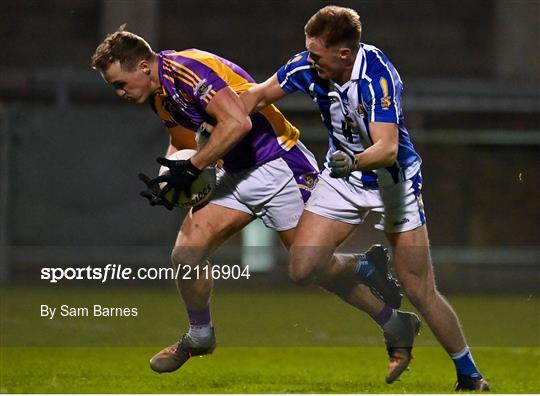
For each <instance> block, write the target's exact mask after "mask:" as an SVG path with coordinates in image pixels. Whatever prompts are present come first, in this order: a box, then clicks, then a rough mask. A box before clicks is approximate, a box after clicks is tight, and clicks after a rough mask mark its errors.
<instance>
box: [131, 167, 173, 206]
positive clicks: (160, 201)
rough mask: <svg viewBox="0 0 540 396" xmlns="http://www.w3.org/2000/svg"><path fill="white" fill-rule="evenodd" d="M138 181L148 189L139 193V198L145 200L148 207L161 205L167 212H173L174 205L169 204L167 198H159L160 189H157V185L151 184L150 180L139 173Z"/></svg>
mask: <svg viewBox="0 0 540 396" xmlns="http://www.w3.org/2000/svg"><path fill="white" fill-rule="evenodd" d="M139 179H141V180H142V181H143V183H144V184H146V187H148V188H147V189H146V190H144V191H141V196H142V197H145V198H147V199H148V201H149V202H150V205H152V206H156V205H162V206H164V207H166V208H167V209H169V210H173V208H174V205H173V204H172V202H169V201H168V200H167V198H165V197H162V196H160V193H161V189H160V188H159V184H158V183H153V182H152V179H150V178H149V177H148V176H146V175H145V174H144V173H139Z"/></svg>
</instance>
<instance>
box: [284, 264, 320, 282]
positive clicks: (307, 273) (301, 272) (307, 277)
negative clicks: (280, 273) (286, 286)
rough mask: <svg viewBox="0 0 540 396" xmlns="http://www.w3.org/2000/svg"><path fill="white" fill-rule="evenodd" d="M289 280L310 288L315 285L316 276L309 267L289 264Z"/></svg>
mask: <svg viewBox="0 0 540 396" xmlns="http://www.w3.org/2000/svg"><path fill="white" fill-rule="evenodd" d="M289 278H290V279H291V280H292V281H293V283H295V284H296V285H298V286H308V285H311V284H313V283H314V281H315V274H314V271H313V269H312V268H309V267H307V266H301V265H292V264H289Z"/></svg>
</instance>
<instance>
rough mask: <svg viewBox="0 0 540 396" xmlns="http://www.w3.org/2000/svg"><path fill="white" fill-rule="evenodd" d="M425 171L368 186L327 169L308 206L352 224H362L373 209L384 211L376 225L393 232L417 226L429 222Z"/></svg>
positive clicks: (331, 217)
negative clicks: (424, 200) (335, 175)
mask: <svg viewBox="0 0 540 396" xmlns="http://www.w3.org/2000/svg"><path fill="white" fill-rule="evenodd" d="M421 188H422V175H421V174H420V172H418V173H417V174H416V175H415V176H414V177H412V178H411V179H409V180H405V181H403V182H400V183H398V184H394V185H390V186H385V187H380V190H379V189H364V188H361V187H356V186H354V185H352V184H351V183H349V182H348V181H347V180H346V179H343V178H340V179H334V178H332V177H330V173H329V172H328V170H327V169H325V170H324V171H323V173H322V174H321V175H320V176H319V182H318V183H317V185H316V186H315V189H314V190H313V192H312V194H311V198H310V199H309V200H308V202H307V204H306V208H305V209H306V210H308V211H310V212H313V213H316V214H318V215H320V216H323V217H326V218H329V219H332V220H338V221H342V222H344V223H348V224H360V223H362V222H363V221H364V219H365V218H366V216H367V215H368V213H369V212H370V211H373V212H378V213H382V216H381V221H380V223H379V224H377V225H375V228H377V229H380V230H384V231H386V232H389V233H398V232H405V231H410V230H414V229H415V228H418V227H420V226H422V225H424V224H425V223H426V217H425V214H424V204H423V203H422V194H421Z"/></svg>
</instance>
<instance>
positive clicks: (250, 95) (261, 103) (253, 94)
mask: <svg viewBox="0 0 540 396" xmlns="http://www.w3.org/2000/svg"><path fill="white" fill-rule="evenodd" d="M261 93H262V91H261V90H260V89H257V86H254V87H253V88H252V89H249V90H247V91H245V92H243V93H242V94H241V95H240V100H241V101H242V103H243V105H244V108H245V110H246V113H247V114H252V113H255V112H257V111H259V110H261V109H263V108H265V107H266V106H268V105H269V104H270V103H267V102H266V100H264V98H263V96H262V94H261Z"/></svg>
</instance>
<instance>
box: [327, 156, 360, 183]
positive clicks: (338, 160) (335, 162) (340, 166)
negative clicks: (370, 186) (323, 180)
mask: <svg viewBox="0 0 540 396" xmlns="http://www.w3.org/2000/svg"><path fill="white" fill-rule="evenodd" d="M328 166H329V167H330V176H331V177H334V178H340V177H347V176H349V175H350V174H351V172H353V171H354V170H355V169H356V158H355V157H354V156H352V155H350V154H348V153H346V152H344V151H341V150H338V151H336V152H334V153H333V154H332V155H331V156H330V161H329V162H328Z"/></svg>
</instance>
